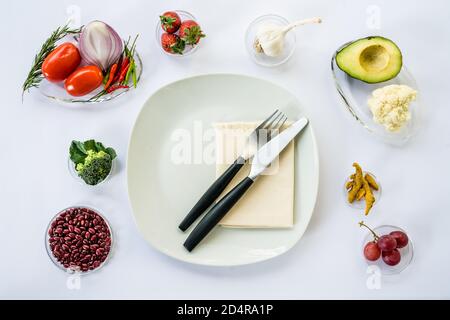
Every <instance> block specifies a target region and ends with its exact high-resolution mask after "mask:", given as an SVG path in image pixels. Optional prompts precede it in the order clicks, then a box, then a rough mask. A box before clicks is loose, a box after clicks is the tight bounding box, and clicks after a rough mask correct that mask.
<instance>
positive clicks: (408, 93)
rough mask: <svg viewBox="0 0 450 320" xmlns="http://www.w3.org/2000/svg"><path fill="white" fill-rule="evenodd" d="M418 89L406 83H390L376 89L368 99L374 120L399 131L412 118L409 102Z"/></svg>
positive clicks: (414, 96) (413, 98) (389, 128)
mask: <svg viewBox="0 0 450 320" xmlns="http://www.w3.org/2000/svg"><path fill="white" fill-rule="evenodd" d="M416 95H417V91H415V90H414V89H412V88H410V87H408V86H406V85H397V84H393V85H389V86H385V87H383V88H379V89H376V90H374V91H373V92H372V97H370V98H369V100H368V102H367V103H368V105H369V108H370V110H371V111H372V114H373V120H374V121H375V122H376V123H379V124H381V125H383V126H384V127H385V128H386V129H387V130H388V131H391V132H395V131H399V130H400V129H401V128H402V127H403V126H404V125H405V124H406V123H407V122H408V121H409V120H410V119H411V112H410V111H409V103H410V102H411V101H413V100H415V99H416Z"/></svg>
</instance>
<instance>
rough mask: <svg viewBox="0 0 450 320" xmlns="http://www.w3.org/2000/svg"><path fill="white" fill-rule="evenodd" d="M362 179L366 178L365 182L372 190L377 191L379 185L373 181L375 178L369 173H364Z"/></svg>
mask: <svg viewBox="0 0 450 320" xmlns="http://www.w3.org/2000/svg"><path fill="white" fill-rule="evenodd" d="M364 179H366V181H367V183H368V184H369V186H370V187H371V188H372V189H373V190H377V191H378V189H380V187H379V186H378V183H377V182H376V181H375V179H374V178H373V177H372V176H371V175H370V174H368V173H366V175H365V176H364Z"/></svg>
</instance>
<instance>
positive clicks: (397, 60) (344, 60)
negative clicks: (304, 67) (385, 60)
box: [335, 36, 403, 84]
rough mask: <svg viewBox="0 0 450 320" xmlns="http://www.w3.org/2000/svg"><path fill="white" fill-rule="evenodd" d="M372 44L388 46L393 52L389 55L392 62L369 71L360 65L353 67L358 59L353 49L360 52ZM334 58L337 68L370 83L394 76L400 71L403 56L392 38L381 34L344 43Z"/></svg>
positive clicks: (357, 62)
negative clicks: (384, 67)
mask: <svg viewBox="0 0 450 320" xmlns="http://www.w3.org/2000/svg"><path fill="white" fill-rule="evenodd" d="M372 45H381V46H383V47H388V48H389V49H390V50H391V51H392V52H394V53H395V54H394V55H391V56H390V59H392V63H391V64H390V66H389V67H388V68H386V69H385V70H382V71H377V72H369V71H367V70H364V69H363V68H362V67H355V64H357V65H359V59H360V56H359V55H357V54H355V51H356V52H358V53H359V52H362V50H364V48H367V47H370V46H372ZM356 49H358V50H356ZM335 60H336V64H337V66H338V67H339V69H341V70H342V71H344V72H345V73H346V74H348V75H349V76H350V77H352V78H354V79H357V80H360V81H363V82H366V83H371V84H372V83H380V82H385V81H388V80H391V79H392V78H395V77H396V76H397V75H398V74H399V73H400V71H401V68H402V65H403V57H402V53H401V51H400V48H399V47H398V46H397V45H396V44H395V43H394V42H393V41H392V40H390V39H388V38H385V37H382V36H369V37H365V38H361V39H357V40H355V41H352V42H350V43H347V44H345V45H344V46H343V47H341V48H340V49H338V51H337V53H336V59H335Z"/></svg>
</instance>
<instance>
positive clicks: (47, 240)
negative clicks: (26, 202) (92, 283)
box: [44, 204, 115, 275]
mask: <svg viewBox="0 0 450 320" xmlns="http://www.w3.org/2000/svg"><path fill="white" fill-rule="evenodd" d="M76 208H86V209H89V210H92V211H94V212H95V213H96V214H98V215H99V216H100V217H101V218H102V219H103V220H104V221H105V223H106V226H107V227H108V229H109V234H110V238H111V245H110V248H109V252H108V255H107V256H106V259H105V261H103V262H102V263H101V264H100V265H99V266H98V267H97V268H95V269H93V270H88V271H76V270H73V269H71V268H70V267H69V268H65V267H64V266H63V265H62V264H61V263H60V262H59V261H58V260H57V259H56V257H55V256H54V255H53V252H52V250H51V248H50V243H49V239H50V235H49V234H48V231H49V230H50V228H51V226H52V223H53V221H55V220H56V218H57V217H58V216H59V215H60V214H62V213H64V212H65V211H67V210H69V209H76ZM44 242H45V249H46V252H47V255H48V257H49V259H50V260H51V261H52V262H53V264H54V265H55V266H56V267H57V268H58V269H60V270H62V271H64V272H65V273H67V274H79V275H87V274H90V273H92V272H95V271H98V270H100V269H102V268H103V266H104V265H105V264H106V263H107V262H108V261H109V260H110V257H111V254H112V251H113V248H114V244H115V240H114V235H113V230H112V228H111V223H110V222H109V220H108V219H107V218H106V217H105V215H104V214H103V213H102V212H101V210H99V209H98V208H95V207H93V206H91V205H84V204H76V205H73V206H69V207H66V208H64V209H62V210H59V211H58V212H57V213H56V214H55V215H54V216H53V217H52V218H51V219H50V222H49V223H48V224H47V228H46V229H45V237H44Z"/></svg>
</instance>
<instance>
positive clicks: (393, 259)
mask: <svg viewBox="0 0 450 320" xmlns="http://www.w3.org/2000/svg"><path fill="white" fill-rule="evenodd" d="M381 255H382V256H383V261H384V263H386V264H387V265H389V266H395V265H397V264H398V263H399V262H400V259H401V257H400V252H398V250H397V249H394V250H392V251H383V252H382V253H381Z"/></svg>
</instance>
